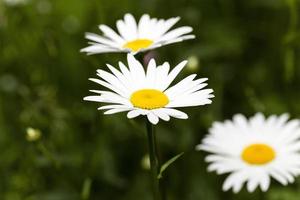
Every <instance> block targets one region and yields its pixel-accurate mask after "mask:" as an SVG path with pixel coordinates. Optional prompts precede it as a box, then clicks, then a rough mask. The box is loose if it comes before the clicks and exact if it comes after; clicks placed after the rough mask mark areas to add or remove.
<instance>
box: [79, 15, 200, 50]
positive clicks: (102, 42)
mask: <svg viewBox="0 0 300 200" xmlns="http://www.w3.org/2000/svg"><path fill="white" fill-rule="evenodd" d="M179 19H180V18H179V17H174V18H170V19H168V20H163V19H156V18H150V17H149V15H147V14H144V15H143V16H142V17H141V19H140V20H139V22H138V23H137V22H136V20H135V19H134V17H133V16H132V15H131V14H125V16H124V20H118V21H117V29H118V32H119V33H116V32H115V31H114V30H113V29H111V28H110V27H108V26H106V25H103V24H102V25H100V26H99V29H100V30H101V31H102V32H103V34H104V36H100V35H97V34H94V33H86V36H85V37H86V38H87V39H89V40H90V42H89V44H90V45H91V46H89V47H86V48H84V49H82V50H81V51H82V52H86V53H87V54H97V53H106V52H128V53H129V52H131V53H133V54H135V53H138V52H140V51H146V50H150V49H154V48H157V47H160V46H163V45H167V44H171V43H176V42H181V41H183V40H188V39H193V38H195V36H194V35H189V33H190V32H192V30H193V29H192V28H191V27H189V26H182V27H179V28H176V29H173V30H171V31H169V30H170V28H171V27H172V26H174V25H175V24H176V22H178V20H179Z"/></svg>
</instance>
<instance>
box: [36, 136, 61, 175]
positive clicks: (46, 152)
mask: <svg viewBox="0 0 300 200" xmlns="http://www.w3.org/2000/svg"><path fill="white" fill-rule="evenodd" d="M37 148H38V149H39V150H40V151H41V152H42V154H43V155H44V156H45V157H47V158H48V159H49V160H50V161H52V163H53V164H54V166H55V167H56V169H59V168H60V163H59V162H58V161H57V160H56V158H55V157H54V156H53V155H52V153H51V152H50V151H49V150H48V149H47V147H46V146H45V145H44V144H43V143H42V142H39V143H38V144H37Z"/></svg>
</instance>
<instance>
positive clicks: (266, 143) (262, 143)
mask: <svg viewBox="0 0 300 200" xmlns="http://www.w3.org/2000/svg"><path fill="white" fill-rule="evenodd" d="M288 118H289V115H288V114H283V115H280V116H275V115H272V116H270V117H268V118H265V117H264V115H263V114H261V113H257V114H256V115H255V116H254V117H251V118H250V119H249V120H248V119H246V118H245V117H244V116H243V115H241V114H237V115H235V116H234V117H233V120H232V121H230V120H226V121H225V122H223V123H221V122H215V123H213V126H212V128H211V129H210V130H209V134H208V135H207V136H206V137H205V138H204V139H203V141H202V144H200V145H198V146H197V147H196V149H198V150H204V151H207V152H209V153H211V155H209V156H207V157H206V159H205V160H206V161H207V162H209V163H210V165H209V167H208V170H209V171H216V172H217V173H218V174H224V173H230V175H229V176H228V177H227V178H226V180H225V182H224V184H223V190H225V191H227V190H229V189H230V188H233V191H234V192H235V193H236V192H239V191H240V190H241V188H242V186H243V185H244V183H247V190H248V191H249V192H253V191H254V190H255V189H256V188H257V187H258V186H259V187H260V188H261V190H262V191H267V190H268V188H269V185H270V179H271V177H273V178H274V179H275V180H277V181H278V182H280V183H281V184H283V185H287V184H288V183H292V182H294V180H295V177H296V176H298V175H299V173H300V139H299V138H300V121H299V120H296V119H294V120H291V121H288Z"/></svg>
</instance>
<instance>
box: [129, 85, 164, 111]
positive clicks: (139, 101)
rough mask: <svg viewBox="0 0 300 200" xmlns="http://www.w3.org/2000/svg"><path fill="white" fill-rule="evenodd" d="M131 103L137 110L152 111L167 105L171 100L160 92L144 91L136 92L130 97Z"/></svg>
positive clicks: (153, 90)
mask: <svg viewBox="0 0 300 200" xmlns="http://www.w3.org/2000/svg"><path fill="white" fill-rule="evenodd" d="M130 101H131V103H132V104H133V105H134V106H135V107H137V108H142V109H147V110H152V109H156V108H162V107H164V106H165V105H167V104H168V103H169V98H168V97H167V95H165V94H164V93H163V92H161V91H159V90H155V89H142V90H138V91H136V92H134V93H133V94H132V95H131V97H130Z"/></svg>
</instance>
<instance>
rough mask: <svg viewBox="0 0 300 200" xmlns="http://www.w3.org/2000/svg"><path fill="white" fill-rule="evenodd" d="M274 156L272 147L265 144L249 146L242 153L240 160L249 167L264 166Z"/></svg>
mask: <svg viewBox="0 0 300 200" xmlns="http://www.w3.org/2000/svg"><path fill="white" fill-rule="evenodd" d="M275 156H276V153H275V151H274V149H273V148H272V147H270V146H269V145H266V144H251V145H250V146H248V147H246V148H245V149H244V151H243V152H242V155H241V157H242V159H243V160H244V161H246V162H247V163H249V164H251V165H264V164H267V163H269V162H271V161H272V160H273V159H274V158H275Z"/></svg>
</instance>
